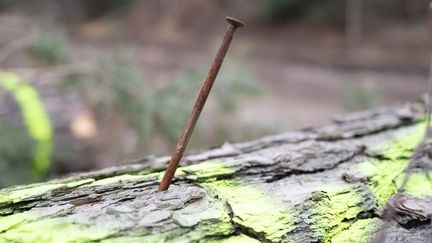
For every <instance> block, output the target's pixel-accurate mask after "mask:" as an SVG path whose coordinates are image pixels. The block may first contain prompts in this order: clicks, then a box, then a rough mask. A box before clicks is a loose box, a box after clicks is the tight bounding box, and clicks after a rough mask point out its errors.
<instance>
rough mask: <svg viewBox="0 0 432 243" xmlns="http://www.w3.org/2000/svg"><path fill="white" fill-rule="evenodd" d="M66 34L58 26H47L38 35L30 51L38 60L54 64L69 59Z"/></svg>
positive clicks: (46, 63)
mask: <svg viewBox="0 0 432 243" xmlns="http://www.w3.org/2000/svg"><path fill="white" fill-rule="evenodd" d="M66 46H67V41H66V37H65V34H64V33H63V32H62V31H61V30H60V29H58V28H57V27H52V28H45V29H44V30H42V31H41V32H40V33H38V34H37V35H36V38H35V40H34V42H33V44H32V45H31V46H30V48H29V50H28V53H29V54H30V56H31V57H32V58H33V59H34V60H36V61H37V62H39V63H41V64H44V65H54V64H58V63H63V62H66V61H67V60H68V55H67V51H66Z"/></svg>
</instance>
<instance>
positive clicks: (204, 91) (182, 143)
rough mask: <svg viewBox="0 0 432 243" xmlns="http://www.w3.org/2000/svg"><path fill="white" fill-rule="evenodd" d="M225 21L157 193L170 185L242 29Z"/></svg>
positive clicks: (236, 21) (237, 22)
mask: <svg viewBox="0 0 432 243" xmlns="http://www.w3.org/2000/svg"><path fill="white" fill-rule="evenodd" d="M225 19H226V21H227V22H228V24H229V25H228V29H227V30H226V33H225V36H224V38H223V41H222V44H221V45H220V47H219V50H218V52H217V54H216V57H215V59H214V61H213V64H212V66H211V68H210V71H209V72H208V74H207V78H206V80H205V81H204V84H203V86H202V88H201V91H200V93H199V95H198V97H197V99H196V101H195V105H194V107H193V109H192V112H191V113H190V115H189V118H188V120H187V122H186V124H185V127H184V129H183V133H182V134H181V136H180V139H179V141H178V142H177V146H176V149H175V150H174V152H173V154H172V156H171V160H170V162H169V164H168V167H167V169H166V171H165V175H164V177H163V178H162V181H161V183H160V185H159V189H158V192H161V191H166V190H167V189H168V187H169V186H170V184H171V181H172V179H173V177H174V174H175V171H176V170H177V166H178V165H179V163H180V160H181V158H182V157H183V153H184V151H185V150H186V147H187V144H188V142H189V139H190V137H191V135H192V132H193V130H194V128H195V125H196V123H197V121H198V118H199V115H200V114H201V111H202V109H203V107H204V105H205V102H206V100H207V97H208V96H209V93H210V90H211V88H212V86H213V83H214V81H215V79H216V76H217V74H218V72H219V69H220V67H221V66H222V62H223V60H224V58H225V55H226V53H227V51H228V48H229V46H230V44H231V41H232V39H233V36H234V32H235V30H236V29H237V28H239V27H243V26H244V24H243V23H242V22H241V21H239V20H237V19H235V18H231V17H226V18H225Z"/></svg>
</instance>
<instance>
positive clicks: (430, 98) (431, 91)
mask: <svg viewBox="0 0 432 243" xmlns="http://www.w3.org/2000/svg"><path fill="white" fill-rule="evenodd" d="M431 7H432V5H431ZM431 20H432V18H431ZM431 23H432V21H431ZM431 27H432V25H431ZM425 103H426V105H425V106H426V128H425V131H424V136H423V139H422V141H421V142H420V144H419V145H418V146H417V147H416V148H415V150H414V152H413V154H412V156H411V158H410V161H409V163H408V165H407V167H406V168H405V169H404V172H405V176H404V178H403V181H402V184H401V186H400V187H399V188H398V190H397V192H396V194H395V195H394V196H393V197H392V198H390V199H389V200H388V201H387V203H386V206H385V208H384V214H383V216H382V219H383V221H384V225H383V226H382V228H381V229H380V230H379V231H378V232H377V233H376V235H375V237H374V239H373V240H372V242H373V243H382V242H384V241H385V239H386V234H387V229H388V227H389V226H390V222H391V221H392V220H393V219H394V217H395V215H396V210H395V208H394V207H392V206H391V205H390V200H392V199H393V200H397V198H398V197H400V195H401V193H402V192H403V191H404V189H405V186H406V184H407V183H408V181H409V178H410V176H411V174H412V170H413V168H414V167H415V165H416V163H417V161H418V160H419V159H420V157H421V156H422V152H423V151H424V150H425V149H426V147H427V143H428V138H430V137H432V128H431V113H432V54H431V57H430V63H429V77H428V83H427V96H426V101H425Z"/></svg>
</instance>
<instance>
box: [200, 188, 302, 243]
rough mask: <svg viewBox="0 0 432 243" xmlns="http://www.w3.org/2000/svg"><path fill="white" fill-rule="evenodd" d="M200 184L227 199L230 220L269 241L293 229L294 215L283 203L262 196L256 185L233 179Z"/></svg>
mask: <svg viewBox="0 0 432 243" xmlns="http://www.w3.org/2000/svg"><path fill="white" fill-rule="evenodd" d="M201 185H202V186H204V187H205V188H207V189H209V190H210V191H211V192H212V193H213V194H215V195H217V196H218V197H219V198H220V200H221V201H227V202H229V204H230V205H231V207H232V210H233V212H234V214H235V217H234V218H233V221H234V222H236V223H238V224H240V225H242V226H243V227H246V228H249V229H251V230H252V231H254V232H256V233H257V234H260V235H263V236H265V238H266V239H268V240H271V241H281V239H282V237H283V235H285V234H287V233H288V232H290V231H291V230H293V229H294V227H295V225H294V224H293V219H294V215H293V213H292V211H291V209H290V208H288V207H287V205H286V204H282V203H280V202H278V201H277V200H274V199H272V198H271V197H269V196H267V195H265V194H264V193H263V191H262V190H260V189H259V188H257V187H254V186H250V185H246V184H244V183H242V182H239V181H235V180H219V181H212V182H206V183H202V184H201Z"/></svg>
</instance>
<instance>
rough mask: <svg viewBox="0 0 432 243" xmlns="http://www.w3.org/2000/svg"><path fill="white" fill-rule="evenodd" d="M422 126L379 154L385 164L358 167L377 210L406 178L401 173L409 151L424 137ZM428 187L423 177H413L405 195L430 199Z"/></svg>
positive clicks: (410, 153) (407, 160)
mask: <svg viewBox="0 0 432 243" xmlns="http://www.w3.org/2000/svg"><path fill="white" fill-rule="evenodd" d="M424 126H425V124H424V123H421V124H418V125H416V126H415V127H414V128H413V129H412V130H411V131H410V132H409V133H408V134H405V135H402V136H400V137H398V138H396V139H395V140H394V141H392V142H391V143H389V144H388V145H387V146H386V147H385V148H384V149H383V150H382V152H381V153H382V154H383V155H384V156H385V157H386V158H388V160H377V159H371V160H369V161H367V162H364V163H362V164H360V165H359V170H360V171H361V172H362V173H364V174H365V175H367V176H368V177H369V178H370V181H369V183H368V185H369V188H370V190H371V191H372V193H373V194H374V196H375V199H376V201H377V203H378V205H379V206H380V207H383V206H384V205H385V204H386V202H387V201H388V199H389V198H390V197H391V196H392V195H394V194H395V193H396V191H397V186H398V184H400V182H401V181H402V180H403V177H405V174H404V173H403V171H404V169H405V168H406V166H407V165H408V163H409V158H410V157H411V155H412V151H413V150H414V149H415V147H416V146H417V145H418V144H419V143H420V141H421V139H422V138H423V136H424ZM414 184H418V185H419V187H416V186H414ZM431 186H432V185H431V182H430V181H429V180H427V178H426V176H425V175H420V174H414V175H412V178H411V179H410V183H409V185H407V187H406V192H407V193H409V194H413V195H419V194H421V195H425V194H428V195H432V193H431ZM420 191H424V193H421V192H420Z"/></svg>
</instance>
